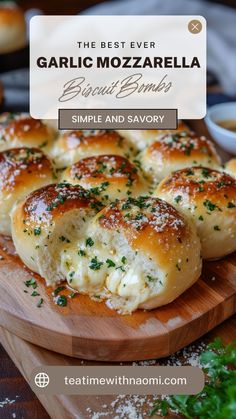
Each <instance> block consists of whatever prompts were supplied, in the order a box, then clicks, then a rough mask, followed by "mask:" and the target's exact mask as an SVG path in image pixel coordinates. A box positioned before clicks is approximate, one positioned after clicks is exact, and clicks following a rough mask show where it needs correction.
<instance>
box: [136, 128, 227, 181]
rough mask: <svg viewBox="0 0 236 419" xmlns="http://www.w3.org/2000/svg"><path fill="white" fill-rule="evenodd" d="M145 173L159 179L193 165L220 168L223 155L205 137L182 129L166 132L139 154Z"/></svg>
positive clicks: (153, 178) (155, 179)
mask: <svg viewBox="0 0 236 419" xmlns="http://www.w3.org/2000/svg"><path fill="white" fill-rule="evenodd" d="M139 158H140V161H141V165H142V169H143V171H144V173H145V174H146V175H147V176H148V177H150V179H152V180H153V181H154V182H158V181H160V180H161V179H163V178H164V177H165V176H167V175H169V174H170V173H171V172H173V171H175V170H179V169H182V168H184V167H190V166H206V167H212V168H218V167H219V165H220V158H219V156H218V155H217V153H216V150H215V147H214V145H213V144H212V143H211V142H210V141H209V140H207V139H206V138H205V137H203V136H202V137H198V136H196V135H195V134H186V132H179V133H177V134H174V135H172V134H171V135H170V134H167V135H166V136H164V137H162V138H160V139H159V140H157V141H155V142H154V143H152V144H151V145H150V146H149V147H147V148H146V149H145V150H144V151H143V152H142V153H141V154H140V157H139Z"/></svg>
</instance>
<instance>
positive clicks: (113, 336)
mask: <svg viewBox="0 0 236 419" xmlns="http://www.w3.org/2000/svg"><path fill="white" fill-rule="evenodd" d="M0 245H1V248H0V255H1V257H0V292H1V295H2V296H3V295H4V298H1V301H0V325H1V326H2V327H4V328H6V329H7V330H9V331H10V332H12V333H14V334H15V335H17V336H19V337H21V338H22V339H25V340H27V341H29V342H31V343H34V344H37V345H39V346H42V347H44V348H47V349H49V350H53V351H56V352H59V353H62V354H65V355H69V356H73V357H80V358H85V359H93V360H97V361H124V360H126V361H128V360H137V359H138V360H140V359H150V358H159V357H164V356H168V355H169V354H171V353H173V352H176V351H177V350H178V349H180V348H182V347H184V346H186V345H187V344H189V343H190V342H192V341H194V340H196V339H197V338H199V337H200V336H202V335H204V334H205V333H207V332H208V331H209V330H211V329H212V328H214V327H215V326H216V325H218V324H219V323H221V322H222V321H224V320H225V319H227V318H228V317H230V316H231V315H232V314H234V313H235V311H236V254H233V255H230V256H228V257H227V258H225V259H223V260H221V261H216V262H208V263H205V265H204V269H203V274H202V277H201V279H200V280H199V281H198V282H197V283H196V284H195V285H194V286H192V287H191V288H190V289H189V290H187V291H186V292H185V293H184V294H182V295H181V296H180V297H179V298H178V299H177V300H175V301H174V302H173V303H171V304H168V305H167V306H164V307H161V308H158V309H156V310H152V311H143V310H137V311H136V312H134V313H133V314H132V315H126V316H121V315H119V314H117V313H116V312H115V311H114V310H110V309H109V308H108V307H107V306H106V305H105V303H97V302H94V301H92V300H91V299H89V297H87V296H82V295H77V296H76V297H75V298H73V299H69V298H68V305H67V307H59V306H57V305H55V303H54V301H53V297H52V289H50V288H47V287H45V285H44V281H43V280H42V279H41V278H40V277H38V276H36V275H35V274H32V273H31V272H29V271H28V270H27V269H26V268H25V267H24V266H23V265H22V262H21V261H20V259H19V258H18V256H16V255H14V254H13V253H14V248H13V245H12V242H11V241H10V240H5V239H4V238H1V239H0ZM32 276H33V277H34V278H36V280H37V283H38V287H37V292H38V294H40V295H39V296H36V297H32V296H31V293H32V291H33V289H32V288H27V287H26V286H25V284H24V283H25V281H27V280H29V279H31V278H32ZM25 291H28V292H27V293H26V292H25ZM41 298H43V304H42V306H41V307H37V303H38V301H39V300H40V299H41Z"/></svg>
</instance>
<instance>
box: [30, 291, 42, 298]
mask: <svg viewBox="0 0 236 419" xmlns="http://www.w3.org/2000/svg"><path fill="white" fill-rule="evenodd" d="M39 295H40V294H39V293H38V292H37V291H33V292H32V294H31V297H38V296H39Z"/></svg>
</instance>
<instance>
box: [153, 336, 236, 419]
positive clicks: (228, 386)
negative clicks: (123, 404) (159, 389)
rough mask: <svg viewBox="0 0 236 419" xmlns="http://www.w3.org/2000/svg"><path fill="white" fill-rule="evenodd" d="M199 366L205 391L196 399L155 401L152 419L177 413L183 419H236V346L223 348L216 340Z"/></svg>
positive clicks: (188, 397) (180, 396)
mask: <svg viewBox="0 0 236 419" xmlns="http://www.w3.org/2000/svg"><path fill="white" fill-rule="evenodd" d="M200 365H201V366H202V369H203V372H204V374H205V375H206V380H205V385H204V388H203V389H202V391H200V393H198V394H194V395H190V396H189V395H174V396H168V398H167V399H159V400H157V401H155V404H154V409H153V410H152V412H151V413H150V415H151V416H154V415H155V414H158V416H159V415H160V414H161V417H163V416H164V417H167V416H168V417H169V413H170V415H171V412H173V411H177V412H178V415H180V416H181V417H185V418H189V419H193V418H201V419H216V418H217V419H223V418H224V419H226V418H227V419H230V418H231V419H233V418H235V374H236V373H235V367H236V344H235V342H233V343H230V344H229V345H227V346H224V345H223V344H222V342H221V340H220V338H217V339H215V340H214V342H213V343H211V344H209V345H208V346H207V348H206V350H205V351H204V352H203V353H202V354H201V355H200Z"/></svg>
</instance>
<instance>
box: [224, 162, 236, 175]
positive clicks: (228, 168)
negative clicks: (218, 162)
mask: <svg viewBox="0 0 236 419" xmlns="http://www.w3.org/2000/svg"><path fill="white" fill-rule="evenodd" d="M225 172H226V173H228V174H229V175H230V176H232V177H234V178H236V158H234V159H231V160H229V161H228V162H227V163H226V164H225Z"/></svg>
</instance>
